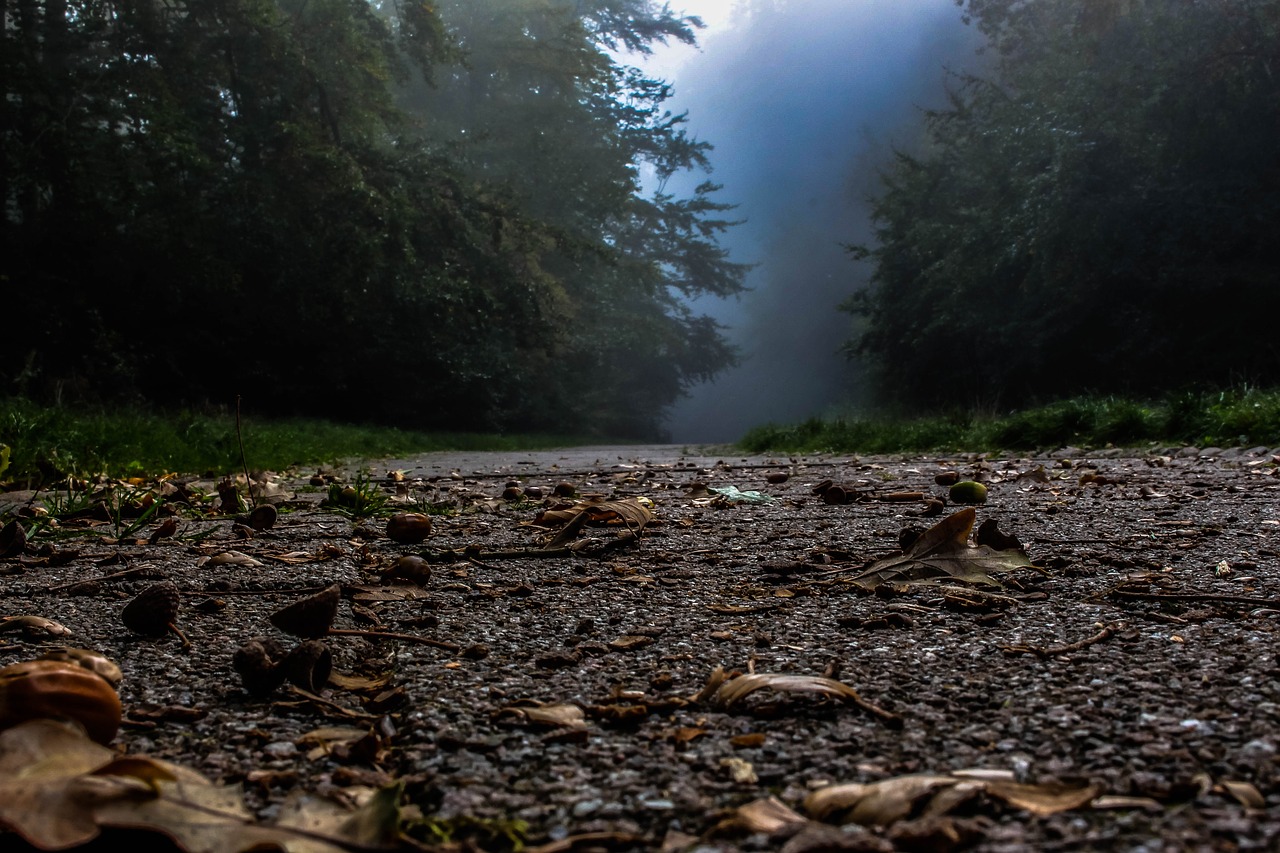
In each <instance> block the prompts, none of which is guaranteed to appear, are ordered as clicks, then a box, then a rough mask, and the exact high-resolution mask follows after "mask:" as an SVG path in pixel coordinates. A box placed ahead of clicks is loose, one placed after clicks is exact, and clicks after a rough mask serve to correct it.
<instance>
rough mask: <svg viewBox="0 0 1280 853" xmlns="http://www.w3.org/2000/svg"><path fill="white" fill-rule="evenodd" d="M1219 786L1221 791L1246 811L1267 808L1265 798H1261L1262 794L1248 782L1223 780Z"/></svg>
mask: <svg viewBox="0 0 1280 853" xmlns="http://www.w3.org/2000/svg"><path fill="white" fill-rule="evenodd" d="M1218 784H1219V787H1221V789H1222V790H1224V791H1226V792H1227V793H1228V794H1230V795H1231V796H1232V798H1234V799H1235V801H1236V802H1237V803H1239V804H1240V805H1242V806H1244V807H1245V808H1247V809H1265V808H1266V807H1267V801H1266V798H1264V797H1263V796H1262V792H1261V791H1259V790H1258V789H1257V788H1256V787H1254V786H1253V785H1252V784H1250V783H1248V782H1237V781H1231V780H1227V779H1224V780H1223V781H1221V782H1220V783H1218Z"/></svg>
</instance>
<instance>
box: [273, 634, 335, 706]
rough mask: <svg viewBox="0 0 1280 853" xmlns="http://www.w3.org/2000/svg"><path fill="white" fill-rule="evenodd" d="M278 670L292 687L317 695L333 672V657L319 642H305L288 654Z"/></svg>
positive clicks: (326, 647)
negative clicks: (280, 670) (281, 671)
mask: <svg viewBox="0 0 1280 853" xmlns="http://www.w3.org/2000/svg"><path fill="white" fill-rule="evenodd" d="M280 668H281V669H282V670H284V673H285V676H286V677H287V678H288V679H289V681H290V682H291V683H293V684H294V685H296V686H298V687H301V688H302V689H303V690H307V691H309V692H311V693H318V692H320V691H321V690H323V689H324V686H325V684H327V683H328V682H329V673H331V672H333V655H332V654H331V653H330V652H329V647H328V646H326V645H325V644H324V643H323V642H321V641H320V640H306V641H305V642H302V643H299V644H298V645H297V647H296V648H294V650H293V651H291V652H289V654H288V656H286V657H285V659H284V662H283V664H282V665H281V667H280Z"/></svg>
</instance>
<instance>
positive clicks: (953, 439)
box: [737, 389, 1280, 453]
mask: <svg viewBox="0 0 1280 853" xmlns="http://www.w3.org/2000/svg"><path fill="white" fill-rule="evenodd" d="M1277 444H1280V391H1260V390H1256V389H1242V390H1232V391H1220V392H1213V393H1210V392H1187V393H1182V394H1178V395H1175V396H1171V397H1168V398H1166V399H1164V400H1161V401H1152V402H1142V401H1135V400H1128V399H1122V398H1116V397H1079V398H1074V399H1070V400H1063V401H1060V402H1057V403H1053V404H1050V405H1046V406H1041V407H1038V408H1034V409H1027V410H1025V411H1021V412H1014V413H1011V414H1008V415H1004V416H990V415H982V416H979V415H972V414H961V413H952V414H948V415H943V416H936V417H917V418H861V417H848V418H846V417H837V418H830V419H818V418H814V419H811V420H808V421H805V422H804V423H800V424H795V425H791V426H777V425H768V426H762V427H757V428H755V429H753V430H751V431H749V432H748V433H747V434H746V435H745V436H743V438H742V439H741V440H740V441H739V442H738V444H737V446H738V447H739V448H741V449H742V450H744V451H746V452H749V453H819V452H830V453H901V452H922V451H943V452H959V451H968V452H974V451H993V452H994V451H1011V452H1016V451H1036V450H1051V449H1054V448H1058V447H1064V446H1073V447H1079V448H1082V449H1096V448H1102V447H1107V446H1113V447H1139V446H1143V445H1197V446H1201V447H1205V446H1209V445H1218V446H1229V445H1244V446H1252V445H1271V446H1274V445H1277Z"/></svg>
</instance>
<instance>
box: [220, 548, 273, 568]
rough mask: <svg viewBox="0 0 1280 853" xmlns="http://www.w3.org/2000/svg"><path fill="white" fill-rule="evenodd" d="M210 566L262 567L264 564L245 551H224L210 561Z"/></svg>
mask: <svg viewBox="0 0 1280 853" xmlns="http://www.w3.org/2000/svg"><path fill="white" fill-rule="evenodd" d="M207 562H208V565H210V566H261V565H262V563H261V562H259V561H258V560H255V559H254V558H253V557H250V556H249V555H248V554H246V553H244V552H243V551H223V552H222V553H221V554H214V555H213V556H212V557H210V558H209V559H208V561H207Z"/></svg>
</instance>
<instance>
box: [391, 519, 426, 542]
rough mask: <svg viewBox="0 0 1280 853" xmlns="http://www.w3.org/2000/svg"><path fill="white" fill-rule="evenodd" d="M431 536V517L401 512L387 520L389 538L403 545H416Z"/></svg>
mask: <svg viewBox="0 0 1280 853" xmlns="http://www.w3.org/2000/svg"><path fill="white" fill-rule="evenodd" d="M430 535H431V516H429V515H426V514H425V513H421V512H401V513H397V514H395V515H393V516H391V518H389V519H387V536H388V537H389V538H390V539H391V540H392V541H393V542H399V543H400V544H402V545H416V544H418V543H419V542H421V541H422V540H424V539H426V538H427V537H428V536H430Z"/></svg>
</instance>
